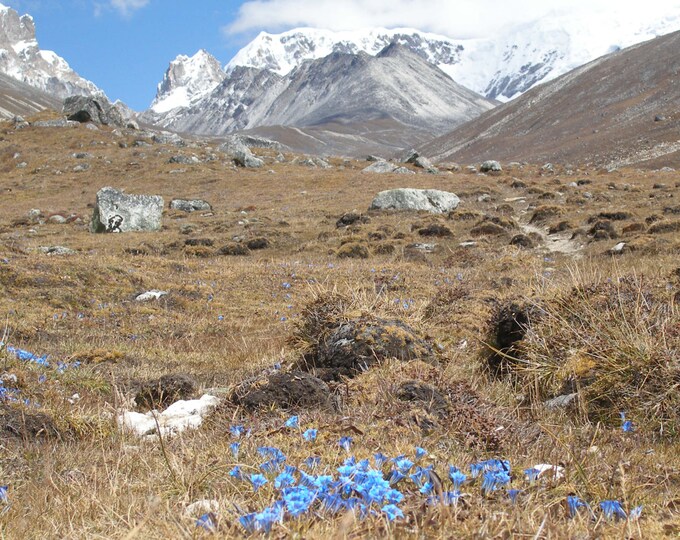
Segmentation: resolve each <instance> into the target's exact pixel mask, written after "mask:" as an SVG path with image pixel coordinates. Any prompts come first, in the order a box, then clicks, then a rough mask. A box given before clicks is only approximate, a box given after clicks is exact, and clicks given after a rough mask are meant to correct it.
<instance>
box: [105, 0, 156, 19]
mask: <svg viewBox="0 0 680 540" xmlns="http://www.w3.org/2000/svg"><path fill="white" fill-rule="evenodd" d="M149 1H150V0H109V6H107V7H110V8H113V9H115V10H116V11H118V12H119V13H120V14H121V15H123V16H125V17H127V16H129V15H132V13H133V12H135V11H137V10H138V9H142V8H143V7H145V6H146V5H147V4H148V3H149Z"/></svg>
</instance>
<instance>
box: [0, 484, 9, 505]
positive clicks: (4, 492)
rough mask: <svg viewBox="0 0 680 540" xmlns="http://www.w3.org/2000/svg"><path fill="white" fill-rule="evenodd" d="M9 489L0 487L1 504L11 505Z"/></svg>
mask: <svg viewBox="0 0 680 540" xmlns="http://www.w3.org/2000/svg"><path fill="white" fill-rule="evenodd" d="M8 489H9V486H0V502H2V503H5V504H9V495H8V494H7V490H8Z"/></svg>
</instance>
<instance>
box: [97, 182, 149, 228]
mask: <svg viewBox="0 0 680 540" xmlns="http://www.w3.org/2000/svg"><path fill="white" fill-rule="evenodd" d="M162 216H163V197H160V196H158V195H127V194H125V193H123V192H121V191H119V190H117V189H115V188H112V187H105V188H102V189H100V190H99V191H98V192H97V198H96V203H95V209H94V213H93V214H92V225H91V230H92V232H95V233H102V232H109V233H121V232H130V231H157V230H159V229H160V228H161V219H162Z"/></svg>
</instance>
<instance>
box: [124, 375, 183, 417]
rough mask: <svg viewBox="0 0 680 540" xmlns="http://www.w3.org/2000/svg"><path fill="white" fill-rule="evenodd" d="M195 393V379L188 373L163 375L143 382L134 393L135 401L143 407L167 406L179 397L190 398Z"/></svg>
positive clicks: (157, 407) (156, 407)
mask: <svg viewBox="0 0 680 540" xmlns="http://www.w3.org/2000/svg"><path fill="white" fill-rule="evenodd" d="M195 393H196V381H195V380H194V379H193V378H192V377H189V376H188V375H183V374H176V375H163V376H162V377H161V378H159V379H155V380H152V381H147V382H145V383H144V384H143V385H142V386H141V387H140V389H139V390H138V391H137V394H136V395H135V403H136V404H137V406H138V407H142V408H145V409H159V408H161V407H167V406H168V405H170V404H171V403H173V402H175V401H177V400H180V399H190V398H191V397H193V395H194V394H195Z"/></svg>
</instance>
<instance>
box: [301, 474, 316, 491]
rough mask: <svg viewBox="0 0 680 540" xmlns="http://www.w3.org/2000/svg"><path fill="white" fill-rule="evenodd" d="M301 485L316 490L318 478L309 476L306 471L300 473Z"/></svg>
mask: <svg viewBox="0 0 680 540" xmlns="http://www.w3.org/2000/svg"><path fill="white" fill-rule="evenodd" d="M300 484H301V485H303V486H305V487H308V488H309V489H314V488H315V487H316V476H313V475H311V474H307V473H306V472H305V471H302V470H301V471H300Z"/></svg>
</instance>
